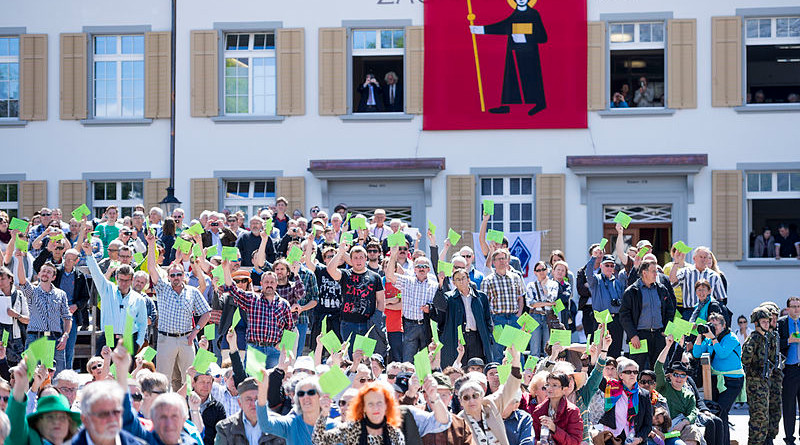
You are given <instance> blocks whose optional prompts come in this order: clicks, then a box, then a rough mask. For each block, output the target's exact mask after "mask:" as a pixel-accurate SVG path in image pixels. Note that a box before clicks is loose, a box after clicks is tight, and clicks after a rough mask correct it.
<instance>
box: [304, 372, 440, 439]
mask: <svg viewBox="0 0 800 445" xmlns="http://www.w3.org/2000/svg"><path fill="white" fill-rule="evenodd" d="M433 394H435V395H430V394H426V396H433V397H439V394H438V393H437V392H433ZM435 401H438V398H437V399H436V400H434V401H433V402H435ZM433 402H432V403H433ZM348 405H349V409H348V410H347V416H346V419H347V421H345V422H344V423H341V424H338V425H336V426H335V427H333V428H331V429H326V425H325V424H326V422H327V421H328V413H329V412H330V409H331V398H330V397H329V396H328V395H325V396H322V400H320V408H321V410H322V413H321V414H320V415H319V418H318V419H317V423H316V426H315V427H314V436H313V443H314V444H315V445H334V444H343V445H378V444H382V445H405V439H404V437H403V434H402V433H401V431H400V420H401V414H400V408H399V406H398V404H397V402H396V401H395V398H394V395H393V394H392V393H391V391H390V390H389V388H388V387H387V386H386V385H385V384H383V383H380V382H370V383H367V384H366V385H364V386H363V387H361V389H360V390H359V391H358V395H357V396H355V397H354V398H353V399H351V400H350V402H349V403H348ZM290 443H296V442H290Z"/></svg>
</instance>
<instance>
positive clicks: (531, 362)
mask: <svg viewBox="0 0 800 445" xmlns="http://www.w3.org/2000/svg"><path fill="white" fill-rule="evenodd" d="M537 363H539V357H536V356H535V355H529V356H528V360H527V361H525V367H524V368H523V369H536V364H537Z"/></svg>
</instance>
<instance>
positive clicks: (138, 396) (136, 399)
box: [131, 392, 144, 402]
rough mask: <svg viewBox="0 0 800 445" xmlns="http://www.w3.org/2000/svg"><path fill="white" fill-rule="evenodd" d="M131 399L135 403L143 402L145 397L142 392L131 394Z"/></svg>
mask: <svg viewBox="0 0 800 445" xmlns="http://www.w3.org/2000/svg"><path fill="white" fill-rule="evenodd" d="M131 399H133V401H134V402H141V401H142V399H144V396H143V395H142V393H140V392H136V393H131Z"/></svg>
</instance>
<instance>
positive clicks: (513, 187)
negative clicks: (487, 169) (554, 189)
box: [481, 176, 533, 232]
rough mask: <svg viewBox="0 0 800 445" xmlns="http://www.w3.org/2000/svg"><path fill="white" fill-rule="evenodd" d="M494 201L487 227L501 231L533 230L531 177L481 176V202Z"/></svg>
mask: <svg viewBox="0 0 800 445" xmlns="http://www.w3.org/2000/svg"><path fill="white" fill-rule="evenodd" d="M484 199H491V200H492V201H494V215H492V216H490V217H489V223H488V225H487V229H494V230H500V231H503V232H530V231H532V230H533V178H531V177H530V176H527V177H510V178H509V177H505V178H481V202H483V200H484Z"/></svg>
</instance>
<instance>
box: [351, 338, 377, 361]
mask: <svg viewBox="0 0 800 445" xmlns="http://www.w3.org/2000/svg"><path fill="white" fill-rule="evenodd" d="M377 344H378V340H375V339H374V338H369V337H365V336H363V335H356V339H355V341H354V342H353V351H355V350H357V349H360V350H361V352H363V353H364V357H371V356H372V354H374V353H375V346H376V345H377Z"/></svg>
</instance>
